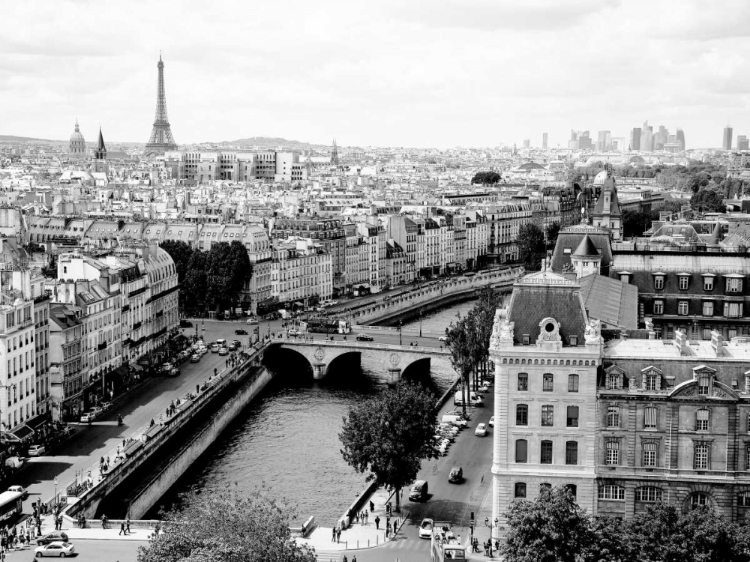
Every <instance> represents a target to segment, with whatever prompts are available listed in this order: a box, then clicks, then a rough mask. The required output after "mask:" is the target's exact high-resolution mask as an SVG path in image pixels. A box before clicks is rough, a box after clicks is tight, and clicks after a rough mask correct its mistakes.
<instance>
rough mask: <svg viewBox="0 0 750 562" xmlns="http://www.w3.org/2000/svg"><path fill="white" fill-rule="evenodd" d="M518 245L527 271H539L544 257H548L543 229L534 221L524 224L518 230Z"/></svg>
mask: <svg viewBox="0 0 750 562" xmlns="http://www.w3.org/2000/svg"><path fill="white" fill-rule="evenodd" d="M516 245H517V246H518V254H519V255H520V256H521V260H522V261H523V265H524V267H525V268H526V271H539V269H540V267H541V262H542V258H546V256H545V251H544V234H543V233H542V230H541V229H540V228H539V227H538V226H537V225H535V224H534V223H528V224H525V225H523V226H522V227H521V228H520V229H519V231H518V238H517V239H516Z"/></svg>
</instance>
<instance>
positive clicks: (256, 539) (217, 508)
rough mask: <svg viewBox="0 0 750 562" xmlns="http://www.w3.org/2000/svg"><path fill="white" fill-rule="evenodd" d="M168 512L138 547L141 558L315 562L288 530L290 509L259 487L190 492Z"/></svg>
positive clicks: (153, 561)
mask: <svg viewBox="0 0 750 562" xmlns="http://www.w3.org/2000/svg"><path fill="white" fill-rule="evenodd" d="M183 500H184V501H183V503H182V507H180V508H177V509H175V510H172V511H169V512H167V513H166V514H165V516H164V521H163V523H162V532H161V533H159V534H158V535H156V536H154V537H153V538H152V539H151V540H150V541H149V544H148V546H141V547H139V549H138V562H203V561H206V562H208V561H211V562H256V561H260V560H262V561H263V562H315V560H316V556H315V554H314V552H312V551H310V550H309V549H307V547H300V546H298V545H297V544H296V542H295V541H294V540H293V539H292V537H291V533H290V530H289V515H290V514H289V513H288V512H287V511H286V510H285V509H284V508H282V507H281V506H280V505H279V504H277V503H276V501H274V500H273V499H272V498H270V497H269V496H268V495H267V492H266V491H265V490H262V489H257V490H255V492H253V493H252V494H250V495H249V496H241V495H239V494H236V493H233V492H231V491H229V490H212V491H211V492H210V493H204V494H196V493H192V494H189V495H187V496H186V497H184V498H183Z"/></svg>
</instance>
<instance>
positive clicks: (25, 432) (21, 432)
mask: <svg viewBox="0 0 750 562" xmlns="http://www.w3.org/2000/svg"><path fill="white" fill-rule="evenodd" d="M7 434H10V435H14V436H15V437H16V439H18V440H19V441H21V440H23V439H26V438H27V437H31V436H32V435H34V430H33V429H31V428H30V427H29V426H27V425H22V426H21V427H19V428H18V429H14V430H13V431H7V432H6V435H7Z"/></svg>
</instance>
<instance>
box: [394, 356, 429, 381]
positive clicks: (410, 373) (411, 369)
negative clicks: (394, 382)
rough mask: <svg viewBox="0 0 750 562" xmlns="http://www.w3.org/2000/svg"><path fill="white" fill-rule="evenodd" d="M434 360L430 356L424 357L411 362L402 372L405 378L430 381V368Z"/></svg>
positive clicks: (402, 376)
mask: <svg viewBox="0 0 750 562" xmlns="http://www.w3.org/2000/svg"><path fill="white" fill-rule="evenodd" d="M431 366H432V362H431V361H430V358H429V357H423V358H422V359H417V360H416V361H413V362H411V363H409V364H408V365H407V366H406V367H405V368H404V370H403V371H402V372H401V378H402V379H403V380H408V381H413V382H420V383H428V382H429V381H430V368H431Z"/></svg>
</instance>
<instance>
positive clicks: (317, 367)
mask: <svg viewBox="0 0 750 562" xmlns="http://www.w3.org/2000/svg"><path fill="white" fill-rule="evenodd" d="M312 368H313V378H314V379H315V380H316V381H319V380H320V379H322V378H323V377H325V376H326V371H327V370H328V365H326V364H325V363H313V366H312Z"/></svg>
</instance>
